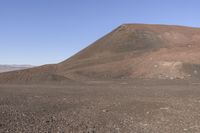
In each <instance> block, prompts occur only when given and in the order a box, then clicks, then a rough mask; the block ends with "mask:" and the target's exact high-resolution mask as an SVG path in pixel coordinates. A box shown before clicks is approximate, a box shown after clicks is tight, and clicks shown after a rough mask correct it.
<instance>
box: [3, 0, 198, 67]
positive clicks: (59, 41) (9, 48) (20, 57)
mask: <svg viewBox="0 0 200 133" xmlns="http://www.w3.org/2000/svg"><path fill="white" fill-rule="evenodd" d="M199 5H200V1H199V0H0V64H32V65H42V64H49V63H57V62H60V61H62V60H65V59H66V58H68V57H70V56H71V55H73V54H75V53H76V52H78V51H79V50H81V49H83V48H84V47H86V46H88V45H89V44H91V43H92V42H94V41H95V40H97V39H99V38H100V37H102V36H103V35H105V34H106V33H108V32H110V31H111V30H113V29H114V28H116V27H117V26H119V25H120V24H123V23H150V24H175V25H187V26H193V27H200V15H199V12H200V8H199Z"/></svg>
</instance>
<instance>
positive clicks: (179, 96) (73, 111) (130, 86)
mask: <svg viewBox="0 0 200 133" xmlns="http://www.w3.org/2000/svg"><path fill="white" fill-rule="evenodd" d="M199 87H200V86H199V85H198V84H195V85H191V84H187V85H186V84H182V85H180V84H160V85H155V84H146V85H144V84H142V83H141V84H140V83H131V82H117V81H116V82H107V83H103V82H102V83H98V82H96V83H94V82H93V83H90V84H84V85H0V132H1V133H199V132H200V89H199Z"/></svg>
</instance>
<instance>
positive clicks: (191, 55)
mask: <svg viewBox="0 0 200 133" xmlns="http://www.w3.org/2000/svg"><path fill="white" fill-rule="evenodd" d="M199 50H200V28H192V27H185V26H174V25H172V26H169V25H146V24H124V25H121V26H119V27H118V28H117V29H115V30H113V31H112V32H111V33H109V34H107V35H106V36H104V37H102V38H101V39H99V40H97V41H96V42H94V43H93V44H91V45H90V46H89V47H87V48H85V49H83V50H82V51H80V52H79V53H77V54H76V55H74V56H72V57H71V58H69V59H67V60H66V61H63V62H61V63H58V64H54V65H45V66H41V67H36V68H32V69H27V70H22V71H15V72H8V73H3V74H0V82H44V81H46V82H51V81H66V80H67V81H69V80H107V79H188V80H189V79H199V78H200V60H199V59H200V53H199Z"/></svg>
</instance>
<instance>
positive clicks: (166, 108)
mask: <svg viewBox="0 0 200 133" xmlns="http://www.w3.org/2000/svg"><path fill="white" fill-rule="evenodd" d="M160 109H161V110H168V109H169V107H165V108H160Z"/></svg>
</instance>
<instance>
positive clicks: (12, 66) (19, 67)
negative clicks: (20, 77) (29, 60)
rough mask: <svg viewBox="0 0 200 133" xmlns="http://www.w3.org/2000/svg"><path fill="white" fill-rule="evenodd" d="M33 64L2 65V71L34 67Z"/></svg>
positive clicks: (0, 70)
mask: <svg viewBox="0 0 200 133" xmlns="http://www.w3.org/2000/svg"><path fill="white" fill-rule="evenodd" d="M32 67H33V66H31V65H0V73H1V72H9V71H16V70H23V69H27V68H32Z"/></svg>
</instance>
